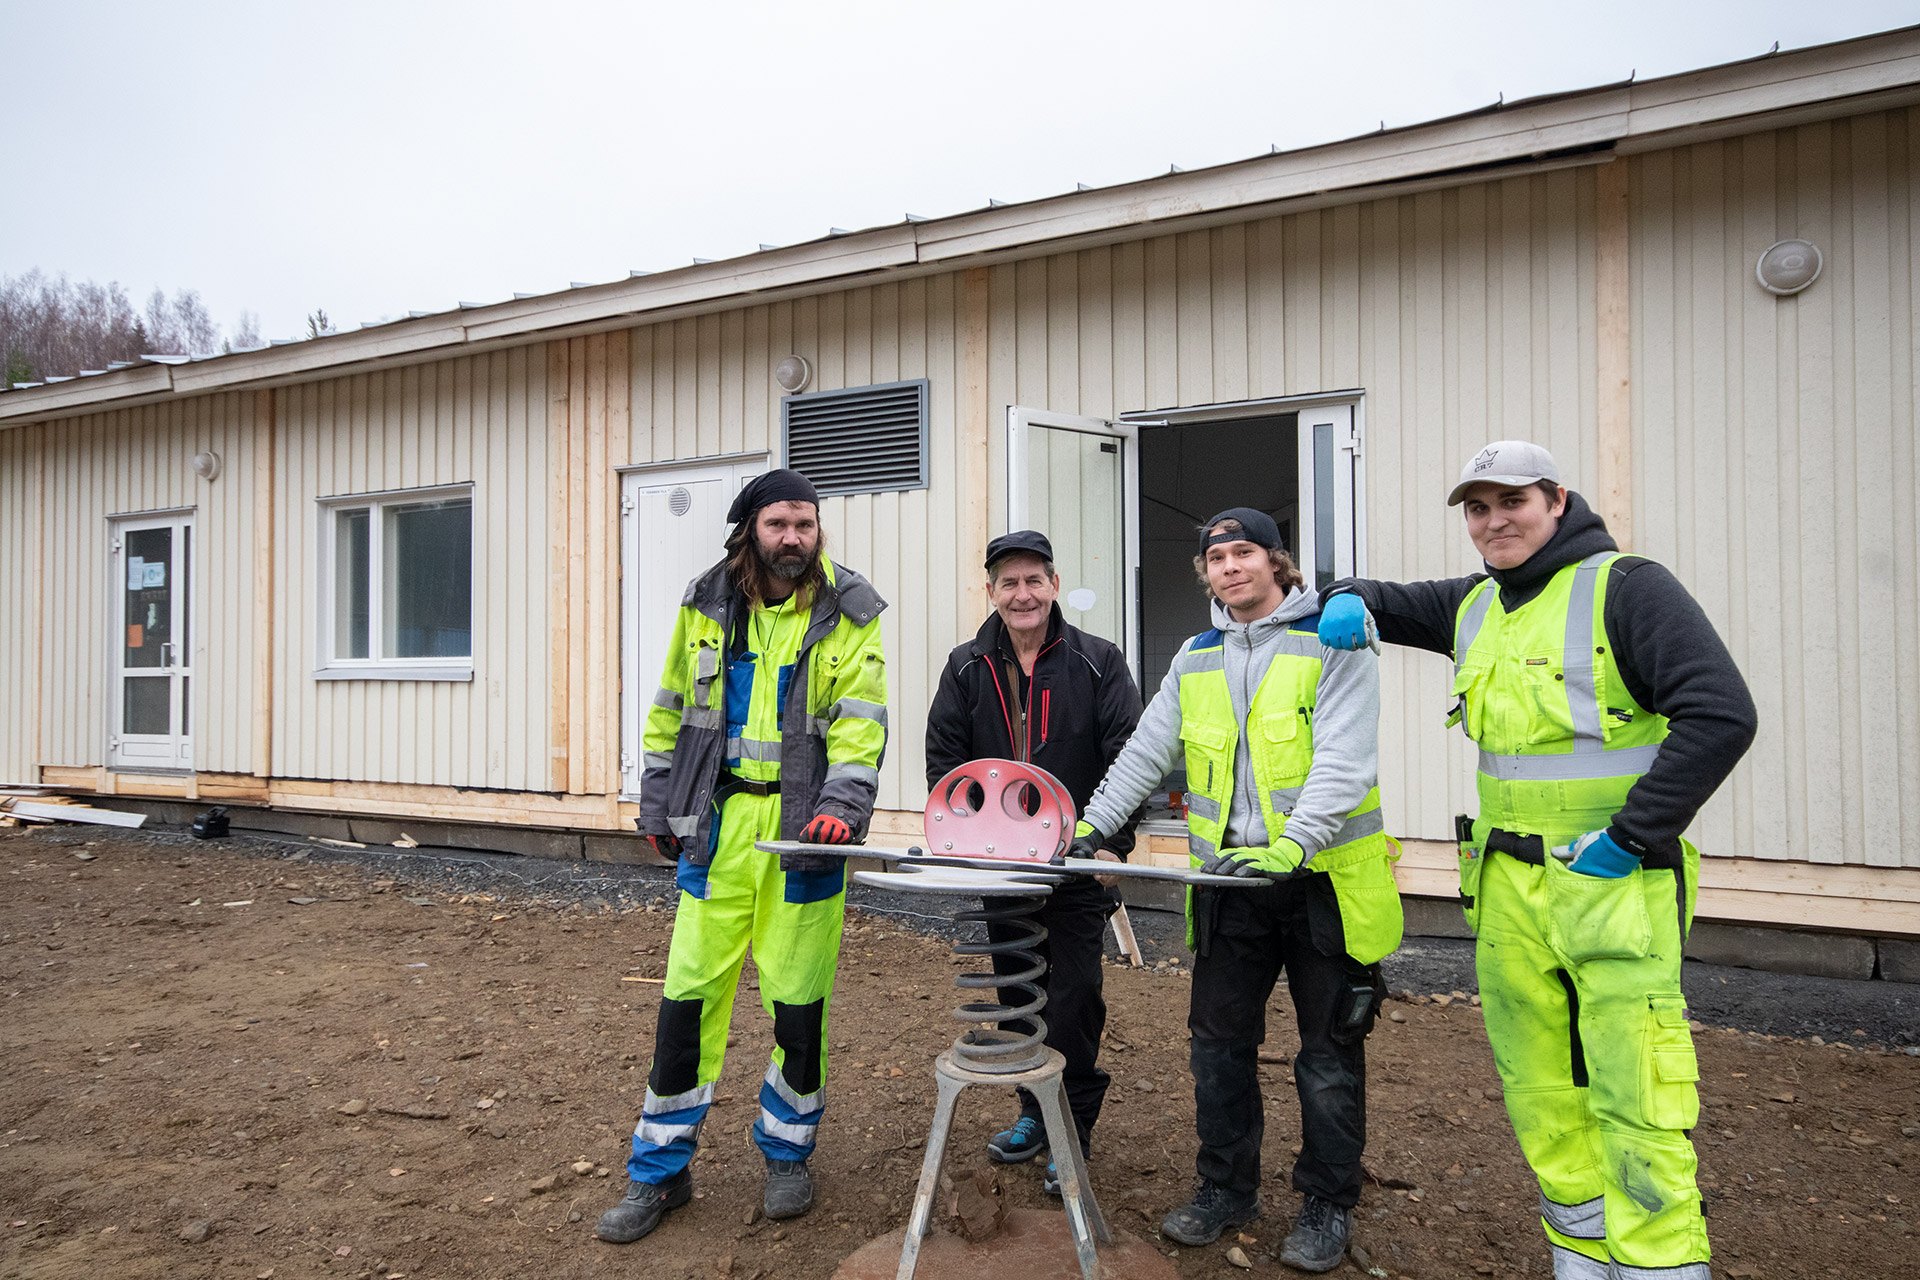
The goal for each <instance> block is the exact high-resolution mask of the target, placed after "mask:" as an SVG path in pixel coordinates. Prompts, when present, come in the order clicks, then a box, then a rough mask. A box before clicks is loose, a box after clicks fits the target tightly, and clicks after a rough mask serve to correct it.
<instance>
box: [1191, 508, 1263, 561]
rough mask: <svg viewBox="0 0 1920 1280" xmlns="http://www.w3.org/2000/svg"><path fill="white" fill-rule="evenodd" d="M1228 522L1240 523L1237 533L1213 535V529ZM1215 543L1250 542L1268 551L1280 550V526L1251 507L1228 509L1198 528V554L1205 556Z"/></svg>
mask: <svg viewBox="0 0 1920 1280" xmlns="http://www.w3.org/2000/svg"><path fill="white" fill-rule="evenodd" d="M1228 520H1237V521H1239V522H1240V530H1241V531H1240V532H1239V533H1215V532H1214V529H1215V528H1216V527H1217V526H1219V525H1220V524H1222V523H1223V522H1225V521H1228ZM1217 542H1251V543H1253V544H1254V545H1255V546H1261V547H1265V548H1267V549H1268V550H1269V551H1278V550H1280V526H1279V525H1277V524H1275V523H1274V522H1273V517H1272V516H1270V515H1268V514H1267V513H1266V512H1264V511H1255V510H1254V509H1253V508H1252V507H1228V508H1227V509H1226V510H1225V511H1222V512H1221V513H1220V514H1219V515H1217V516H1215V517H1214V518H1213V519H1211V520H1209V521H1207V522H1206V524H1204V525H1202V526H1201V528H1200V554H1201V555H1203V556H1204V555H1206V554H1207V548H1208V547H1211V546H1213V545H1214V544H1215V543H1217Z"/></svg>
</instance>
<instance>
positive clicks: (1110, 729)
mask: <svg viewBox="0 0 1920 1280" xmlns="http://www.w3.org/2000/svg"><path fill="white" fill-rule="evenodd" d="M1110 648H1111V646H1110ZM1094 710H1095V718H1096V722H1097V723H1098V724H1099V726H1100V760H1101V771H1102V772H1103V773H1104V772H1105V771H1106V768H1107V767H1108V766H1110V765H1112V764H1113V761H1114V757H1116V756H1118V755H1119V754H1120V748H1122V747H1124V746H1126V745H1127V739H1129V738H1131V737H1132V736H1133V731H1134V729H1135V728H1137V727H1138V726H1139V724H1140V713H1141V705H1140V687H1139V686H1138V685H1136V684H1135V683H1134V682H1133V672H1132V671H1130V670H1128V668H1127V661H1126V658H1125V656H1124V655H1123V654H1122V653H1121V652H1120V650H1118V649H1117V648H1115V649H1111V652H1109V653H1108V654H1107V655H1106V660H1105V661H1104V662H1103V663H1102V664H1101V667H1100V676H1099V679H1098V681H1097V682H1096V683H1095V686H1094ZM1145 808H1146V806H1144V805H1142V806H1141V807H1140V808H1138V809H1135V810H1134V811H1133V812H1132V813H1131V814H1129V815H1128V817H1127V820H1126V823H1125V824H1124V825H1122V826H1121V828H1120V829H1119V830H1118V831H1112V832H1109V833H1107V845H1106V847H1107V848H1109V849H1111V850H1113V851H1114V852H1115V853H1117V854H1119V855H1120V856H1121V857H1122V858H1125V857H1127V856H1129V855H1130V854H1132V852H1133V844H1134V828H1136V827H1138V826H1139V825H1140V815H1141V814H1142V813H1143V812H1145Z"/></svg>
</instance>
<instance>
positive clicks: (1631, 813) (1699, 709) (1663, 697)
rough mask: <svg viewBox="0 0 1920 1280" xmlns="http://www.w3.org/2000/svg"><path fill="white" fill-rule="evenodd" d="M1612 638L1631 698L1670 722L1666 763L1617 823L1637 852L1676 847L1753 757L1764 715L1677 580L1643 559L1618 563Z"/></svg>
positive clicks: (1638, 788)
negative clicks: (1705, 807)
mask: <svg viewBox="0 0 1920 1280" xmlns="http://www.w3.org/2000/svg"><path fill="white" fill-rule="evenodd" d="M1612 574H1613V576H1612V580H1611V581H1610V582H1609V583H1608V585H1607V608H1606V627H1607V638H1608V639H1609V640H1611V641H1612V642H1613V647H1614V648H1613V651H1614V658H1615V661H1616V662H1617V663H1618V665H1619V667H1620V675H1621V678H1622V679H1623V680H1625V681H1626V685H1627V692H1628V693H1630V694H1632V695H1633V698H1634V701H1636V702H1638V703H1639V704H1640V705H1641V706H1643V707H1645V708H1647V709H1648V710H1649V711H1653V712H1656V713H1657V714H1659V715H1663V716H1665V717H1666V718H1667V740H1666V741H1665V742H1664V743H1662V744H1661V746H1660V755H1659V758H1658V759H1656V760H1655V761H1654V764H1653V768H1652V769H1650V770H1648V771H1647V773H1645V774H1644V775H1643V776H1642V777H1641V778H1640V780H1639V781H1638V782H1636V783H1634V784H1633V789H1632V790H1631V791H1629V792H1627V802H1626V804H1625V805H1624V806H1623V807H1622V808H1621V810H1620V812H1619V813H1618V814H1616V815H1614V819H1613V827H1612V835H1613V837H1614V839H1616V840H1618V841H1619V842H1620V843H1621V844H1623V845H1625V846H1626V847H1627V848H1628V849H1630V850H1632V851H1633V852H1634V853H1637V854H1643V855H1644V854H1645V853H1647V852H1649V851H1653V850H1657V849H1662V848H1671V847H1672V846H1673V844H1674V842H1675V841H1676V840H1677V839H1678V838H1679V836H1680V833H1681V832H1683V831H1685V830H1686V829H1687V825H1688V824H1689V823H1691V822H1692V821H1693V819H1694V815H1695V814H1697V813H1699V812H1700V806H1701V805H1703V804H1705V803H1706V802H1707V799H1708V797H1710V796H1711V795H1713V793H1714V792H1715V791H1716V790H1717V789H1718V788H1719V786H1720V784H1721V783H1722V782H1724V781H1726V778H1727V775H1728V774H1729V773H1731V772H1733V766H1734V765H1736V764H1738V763H1739V762H1740V757H1742V756H1744V755H1745V754H1746V753H1747V748H1748V747H1749V746H1751V745H1752V743H1753V735H1754V732H1755V730H1756V729H1757V728H1758V727H1759V718H1760V717H1759V712H1758V711H1757V710H1756V709H1755V708H1754V705H1753V695H1752V694H1751V693H1749V692H1748V690H1747V682H1746V680H1745V678H1743V677H1742V676H1741V674H1740V668H1739V667H1737V666H1735V665H1734V661H1733V655H1732V654H1730V653H1728V652H1727V646H1726V645H1725V643H1723V642H1722V641H1721V639H1720V633H1719V632H1717V631H1715V630H1714V629H1713V623H1712V622H1710V621H1708V620H1707V615H1706V614H1705V612H1703V611H1702V610H1701V608H1700V604H1699V602H1698V601H1697V600H1695V599H1694V598H1693V596H1692V595H1691V594H1690V593H1689V592H1688V591H1687V589H1686V588H1685V587H1683V586H1681V585H1680V581H1679V579H1677V578H1675V577H1674V576H1673V574H1671V573H1669V572H1668V571H1667V570H1666V569H1665V568H1664V567H1663V566H1661V565H1658V564H1655V563H1654V562H1653V561H1651V560H1642V559H1640V558H1639V557H1637V556H1623V557H1622V558H1621V559H1619V560H1616V561H1614V563H1613V569H1612Z"/></svg>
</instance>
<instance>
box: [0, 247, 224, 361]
mask: <svg viewBox="0 0 1920 1280" xmlns="http://www.w3.org/2000/svg"><path fill="white" fill-rule="evenodd" d="M259 345H260V318H259V316H257V315H255V314H254V313H253V312H251V311H242V312H241V313H240V323H239V324H238V325H237V326H235V329H234V335H233V339H232V341H231V342H230V343H229V342H223V341H222V339H221V334H220V326H219V325H217V324H215V323H214V322H213V317H212V316H211V315H210V314H209V313H208V311H207V305H206V303H205V302H203V301H201V299H200V294H199V293H198V291H196V290H193V289H181V290H178V291H176V292H175V293H174V295H173V297H172V298H168V297H167V295H166V293H165V292H164V291H162V290H160V289H155V290H154V291H153V294H152V296H151V297H149V298H148V299H147V307H146V311H145V313H144V314H142V313H141V312H138V311H136V310H134V307H133V304H132V302H131V301H130V300H129V299H128V298H127V293H126V290H125V289H122V288H121V287H120V285H119V284H118V283H117V282H112V283H108V284H104V285H102V284H95V283H94V282H93V281H91V280H87V281H83V282H81V283H78V284H76V283H74V282H73V281H71V280H69V279H68V278H67V277H66V276H64V275H62V276H59V277H57V278H56V277H51V276H48V275H47V274H46V273H45V272H43V271H40V270H37V269H36V270H33V271H29V272H27V273H26V274H25V275H21V276H0V375H4V383H3V384H0V385H4V386H11V385H12V384H13V383H16V382H37V381H40V380H42V379H44V378H49V377H54V378H63V377H64V378H70V377H73V376H74V375H75V374H78V373H79V372H81V371H82V370H90V369H105V368H106V367H107V366H108V365H110V364H113V363H115V362H119V361H132V360H138V359H139V358H140V357H142V356H145V355H211V354H213V353H214V352H218V351H222V350H226V351H231V350H234V349H235V348H247V347H257V346H259Z"/></svg>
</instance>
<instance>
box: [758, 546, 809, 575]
mask: <svg viewBox="0 0 1920 1280" xmlns="http://www.w3.org/2000/svg"><path fill="white" fill-rule="evenodd" d="M753 551H754V554H755V555H756V556H758V557H759V560H760V563H761V565H762V566H764V567H765V568H766V571H767V572H768V573H769V574H771V575H773V577H774V578H775V579H776V580H778V581H780V582H793V581H796V580H797V579H799V578H800V577H801V576H803V575H804V574H805V573H806V571H807V566H808V565H809V564H811V563H812V562H813V555H812V553H811V552H801V551H791V552H786V553H781V552H779V551H769V550H768V549H767V547H766V545H765V544H764V543H762V542H760V541H759V540H758V539H755V540H754V546H753Z"/></svg>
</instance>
